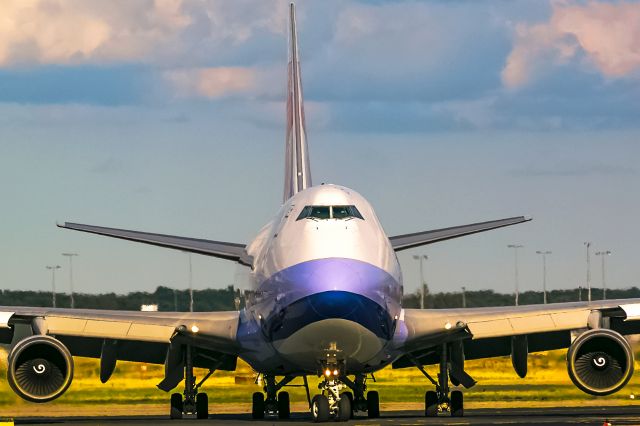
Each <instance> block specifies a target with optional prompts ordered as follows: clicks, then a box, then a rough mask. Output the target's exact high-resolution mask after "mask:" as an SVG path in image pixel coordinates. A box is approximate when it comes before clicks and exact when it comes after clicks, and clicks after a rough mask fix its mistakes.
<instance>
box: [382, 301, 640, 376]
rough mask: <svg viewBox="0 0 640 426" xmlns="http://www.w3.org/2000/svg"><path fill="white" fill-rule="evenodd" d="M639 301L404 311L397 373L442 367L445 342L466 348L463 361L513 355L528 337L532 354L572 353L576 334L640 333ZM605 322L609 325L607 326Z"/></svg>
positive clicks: (396, 364)
mask: <svg viewBox="0 0 640 426" xmlns="http://www.w3.org/2000/svg"><path fill="white" fill-rule="evenodd" d="M639 309H640V299H622V300H599V301H594V302H591V303H589V302H568V303H549V304H546V305H525V306H497V307H483V308H462V309H404V310H403V313H402V317H401V320H402V324H403V327H405V330H406V339H405V340H404V341H403V342H402V343H401V345H400V348H399V349H401V350H402V351H403V352H404V353H405V354H406V355H405V356H403V357H401V358H400V359H399V360H397V361H396V362H394V364H393V365H394V368H403V367H410V366H414V361H416V360H418V361H419V362H420V363H421V364H425V365H426V364H432V363H437V360H436V358H433V359H431V358H430V356H431V355H430V354H432V353H433V350H434V348H437V347H438V346H439V345H442V343H445V342H454V341H461V342H463V343H464V358H465V359H478V358H487V357H494V356H505V355H511V352H512V346H511V345H512V342H511V340H512V338H514V337H516V336H526V337H527V338H528V352H539V351H546V350H553V349H562V348H567V347H569V346H570V345H571V342H572V337H571V333H572V332H573V331H575V330H578V331H579V330H585V329H594V328H600V327H602V324H603V323H608V324H609V325H610V326H611V328H612V329H617V331H618V332H620V333H621V334H637V333H640V321H639V319H640V318H639V317H638V316H636V315H635V313H636V312H637V311H638V310H639ZM603 321H604V322H603Z"/></svg>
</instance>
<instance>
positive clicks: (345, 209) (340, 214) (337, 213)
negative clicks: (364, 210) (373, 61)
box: [331, 206, 364, 220]
mask: <svg viewBox="0 0 640 426" xmlns="http://www.w3.org/2000/svg"><path fill="white" fill-rule="evenodd" d="M331 209H332V210H333V215H332V216H331V217H332V218H334V219H348V218H350V217H357V218H358V219H363V217H362V215H361V214H360V212H359V211H358V209H357V208H356V206H333V207H331ZM363 220H364V219H363Z"/></svg>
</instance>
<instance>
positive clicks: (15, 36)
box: [0, 0, 287, 67]
mask: <svg viewBox="0 0 640 426" xmlns="http://www.w3.org/2000/svg"><path fill="white" fill-rule="evenodd" d="M284 6H285V3H283V2H276V3H272V2H248V1H234V2H229V1H224V0H210V1H209V0H207V1H205V0H191V1H186V0H113V1H99V0H93V1H88V0H3V1H2V2H1V3H0V66H4V67H7V66H14V65H24V64H65V65H66V64H83V63H105V62H135V63H146V62H158V61H159V62H161V63H162V62H171V61H174V62H175V61H179V59H180V58H182V57H184V56H185V55H192V54H195V53H198V52H201V51H202V49H203V46H205V47H206V48H207V53H208V54H212V53H213V52H215V49H216V48H220V46H229V45H235V44H239V43H243V42H245V41H247V40H248V39H249V38H250V37H251V36H252V35H253V34H254V33H256V32H260V31H263V32H271V33H279V32H282V30H283V29H284V20H285V19H286V16H287V15H286V12H285V11H284V10H283V7H284Z"/></svg>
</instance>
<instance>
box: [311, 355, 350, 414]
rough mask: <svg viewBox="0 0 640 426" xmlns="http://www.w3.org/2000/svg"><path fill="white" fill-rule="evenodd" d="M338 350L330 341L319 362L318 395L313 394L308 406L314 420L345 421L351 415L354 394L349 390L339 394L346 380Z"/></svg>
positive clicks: (342, 361)
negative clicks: (320, 379) (324, 355)
mask: <svg viewBox="0 0 640 426" xmlns="http://www.w3.org/2000/svg"><path fill="white" fill-rule="evenodd" d="M340 352H341V351H340V350H338V349H337V348H336V344H335V343H332V344H331V346H330V348H329V349H328V350H327V351H325V354H326V357H323V359H321V360H320V362H319V364H320V371H321V373H320V374H321V375H322V377H323V380H322V382H320V383H319V384H318V389H320V391H321V393H320V395H316V396H314V397H313V399H312V400H311V407H310V408H311V415H312V416H313V421H314V422H326V421H328V420H329V419H330V418H333V419H335V420H337V421H341V422H346V421H347V420H349V419H350V418H351V417H352V416H353V406H352V401H353V400H354V396H353V395H350V392H342V394H340V391H341V390H342V389H344V388H346V387H347V385H345V383H346V382H347V381H348V379H347V378H346V368H345V363H344V360H340V359H339V358H338V356H339V354H340ZM354 389H355V387H354Z"/></svg>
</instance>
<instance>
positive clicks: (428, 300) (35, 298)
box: [0, 285, 640, 312]
mask: <svg viewBox="0 0 640 426" xmlns="http://www.w3.org/2000/svg"><path fill="white" fill-rule="evenodd" d="M73 296H74V301H75V307H76V308H80V309H119V310H136V311H137V310H140V307H141V305H152V304H153V305H158V310H160V311H179V312H180V311H182V312H186V311H188V310H189V301H190V297H189V290H176V289H172V288H169V287H164V286H160V287H158V288H156V289H155V291H153V292H143V291H135V292H131V293H128V294H116V293H103V294H85V293H74V295H73ZM602 296H603V295H602V289H599V288H593V289H591V298H592V300H601V299H602V298H603V297H602ZM629 298H640V289H638V288H637V287H631V288H627V289H608V290H607V299H629ZM464 299H465V302H466V307H468V308H473V307H482V306H509V305H513V304H514V294H505V293H496V292H495V291H493V290H476V291H466V292H465V295H464ZM547 300H548V302H549V303H558V302H577V301H579V300H583V301H586V300H587V291H586V289H584V288H582V289H580V288H576V289H569V290H551V291H548V292H547ZM193 301H194V311H200V312H207V311H228V310H234V309H236V308H237V307H238V306H240V307H242V306H243V305H244V298H243V297H242V296H241V295H240V293H239V292H238V291H237V290H235V289H234V287H233V286H231V285H230V286H228V287H226V288H223V289H205V290H194V291H193ZM541 303H543V295H542V292H541V291H526V292H522V293H520V295H519V304H520V305H532V304H541ZM0 305H5V306H38V307H50V306H51V305H52V295H51V292H46V291H29V290H0ZM70 305H71V298H70V296H69V295H68V294H64V293H56V306H57V307H59V308H68V307H70ZM424 305H425V308H428V309H439V308H460V307H462V306H463V297H462V292H443V293H429V294H427V295H426V297H425V301H424ZM403 306H404V307H405V308H418V307H420V294H418V293H410V294H406V295H405V296H404V298H403Z"/></svg>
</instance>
